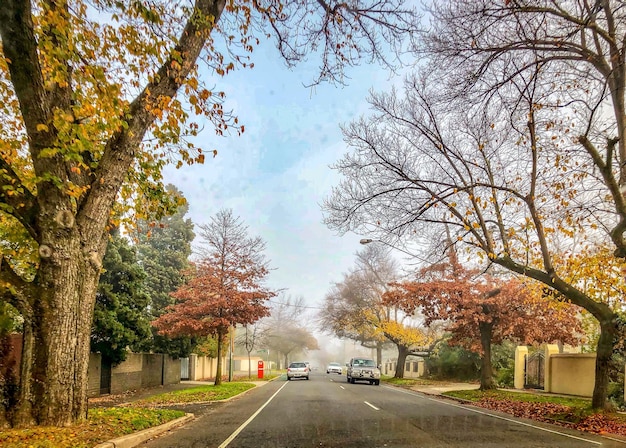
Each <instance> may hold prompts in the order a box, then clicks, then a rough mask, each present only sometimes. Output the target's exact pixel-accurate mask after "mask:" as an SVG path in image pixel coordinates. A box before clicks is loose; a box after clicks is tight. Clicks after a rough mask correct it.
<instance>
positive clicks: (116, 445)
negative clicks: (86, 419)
mask: <svg viewBox="0 0 626 448" xmlns="http://www.w3.org/2000/svg"><path fill="white" fill-rule="evenodd" d="M194 417H195V416H194V415H193V414H186V415H185V416H183V417H179V418H177V419H175V420H172V421H169V422H167V423H163V424H162V425H159V426H154V427H152V428H148V429H143V430H141V431H138V432H134V433H132V434H128V435H126V436H121V437H118V438H116V439H111V440H108V441H106V442H103V443H99V444H98V445H96V446H95V447H94V448H132V447H135V446H137V445H139V444H140V443H143V442H145V441H146V440H148V439H151V438H152V437H154V436H157V435H159V434H162V433H164V432H166V431H169V430H170V429H173V428H175V427H177V426H182V425H184V424H185V423H187V422H188V421H189V420H191V419H193V418H194Z"/></svg>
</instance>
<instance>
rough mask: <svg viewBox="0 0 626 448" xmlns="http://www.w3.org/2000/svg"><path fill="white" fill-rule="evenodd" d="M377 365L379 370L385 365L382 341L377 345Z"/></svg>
mask: <svg viewBox="0 0 626 448" xmlns="http://www.w3.org/2000/svg"><path fill="white" fill-rule="evenodd" d="M376 365H377V366H379V368H380V367H382V365H383V343H382V342H380V341H379V342H377V343H376Z"/></svg>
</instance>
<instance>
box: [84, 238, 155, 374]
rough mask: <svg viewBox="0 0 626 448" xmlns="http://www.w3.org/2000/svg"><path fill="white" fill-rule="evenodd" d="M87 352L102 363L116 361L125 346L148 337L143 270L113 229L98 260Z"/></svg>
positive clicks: (135, 347) (123, 357)
mask: <svg viewBox="0 0 626 448" xmlns="http://www.w3.org/2000/svg"><path fill="white" fill-rule="evenodd" d="M102 268H103V269H104V272H103V273H102V275H101V276H100V282H99V284H98V292H97V293H96V305H95V310H94V320H93V328H92V330H91V351H92V352H98V353H101V354H102V360H103V362H105V363H107V364H113V365H115V364H119V363H120V362H122V361H124V360H125V359H126V354H127V349H128V347H130V348H133V349H135V350H136V349H137V347H139V346H141V345H142V344H144V343H145V341H147V340H149V339H150V338H151V330H150V320H149V317H148V313H147V308H148V305H149V303H150V299H149V297H148V295H147V294H146V292H145V289H144V280H145V277H146V275H145V273H144V271H143V269H142V267H141V266H140V265H139V264H138V263H137V254H136V249H135V248H134V247H132V246H130V244H129V243H128V240H126V239H125V238H123V237H122V236H120V235H119V232H117V231H115V232H113V233H112V235H111V240H110V241H109V244H108V245H107V251H106V253H105V254H104V258H103V260H102Z"/></svg>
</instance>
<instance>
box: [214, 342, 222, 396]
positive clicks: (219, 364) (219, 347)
mask: <svg viewBox="0 0 626 448" xmlns="http://www.w3.org/2000/svg"><path fill="white" fill-rule="evenodd" d="M223 342H224V334H223V333H222V331H221V330H220V331H218V332H217V366H216V368H215V382H214V383H213V384H214V385H215V386H219V385H220V384H222V343H223Z"/></svg>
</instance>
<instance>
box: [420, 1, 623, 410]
mask: <svg viewBox="0 0 626 448" xmlns="http://www.w3.org/2000/svg"><path fill="white" fill-rule="evenodd" d="M432 13H433V17H434V23H435V26H434V28H433V34H432V35H430V36H429V37H428V38H427V39H426V40H425V42H424V43H427V45H428V49H427V52H428V53H429V54H430V55H432V56H433V57H434V60H435V61H436V63H437V65H438V66H439V67H441V68H442V69H443V68H444V67H445V69H446V70H447V68H448V67H462V70H461V71H460V72H457V73H455V76H454V79H455V80H454V81H452V83H451V84H455V85H456V86H458V87H460V88H461V89H462V90H464V91H466V92H470V94H472V95H474V96H475V97H479V98H482V99H483V100H484V101H492V99H494V98H495V99H497V101H499V100H500V98H502V97H503V96H504V97H505V98H506V100H507V102H508V103H509V107H510V108H511V109H512V111H513V112H519V115H518V117H519V118H520V120H519V122H518V126H519V128H520V129H521V128H522V127H523V126H525V124H524V123H526V122H528V126H526V127H527V129H528V131H527V132H526V134H528V135H529V137H530V138H528V140H527V141H530V142H531V144H532V145H535V146H536V148H539V149H540V150H541V149H543V148H545V147H550V146H552V147H553V148H554V149H555V151H554V152H552V160H551V163H552V164H554V166H555V167H558V168H559V169H560V170H562V171H561V173H564V170H569V169H573V170H574V173H577V174H578V179H577V182H575V183H574V184H573V185H574V186H573V187H572V186H571V185H572V184H571V183H570V182H568V181H565V182H563V181H557V182H555V183H554V185H555V187H556V188H559V189H560V186H561V185H563V186H565V189H564V190H560V191H562V192H567V194H563V195H562V197H563V199H564V200H565V202H569V203H570V204H568V205H567V206H566V208H568V209H570V212H571V211H572V210H575V209H576V208H577V206H578V207H580V209H579V210H581V211H582V212H583V213H585V214H587V215H589V214H591V215H592V219H591V221H594V222H593V223H592V225H594V226H597V227H598V228H600V229H603V230H604V231H605V232H606V233H605V235H606V238H607V239H610V241H612V243H613V245H614V254H615V256H616V257H619V258H622V259H624V258H626V237H625V232H626V200H625V197H626V188H625V186H626V113H625V112H626V96H625V95H626V64H624V60H625V57H626V39H625V38H626V27H625V26H624V23H626V21H625V19H626V16H625V12H624V8H623V2H621V1H617V0H607V1H596V2H587V1H572V2H557V1H552V0H543V1H540V2H524V1H516V0H514V1H507V2H501V3H496V4H494V3H493V2H489V1H487V0H480V1H477V2H473V1H461V2H445V3H440V4H438V5H437V6H436V7H435V8H434V9H433V10H432ZM459 63H462V64H461V65H459ZM451 84H448V85H451ZM511 85H515V86H517V89H516V91H513V92H511V91H510V86H511ZM528 91H532V92H536V93H535V94H534V95H533V97H534V101H533V103H532V114H528V112H529V111H528V109H529V107H528V102H527V101H526V100H525V99H524V98H525V96H527V94H528ZM537 93H538V94H537ZM516 106H520V107H519V108H518V107H516ZM526 117H528V118H526ZM571 172H572V171H570V173H571ZM581 191H592V192H590V193H589V195H584V194H581ZM571 197H575V198H580V204H577V205H574V204H576V202H578V201H576V199H575V200H573V201H572V200H571ZM583 198H584V199H583ZM565 219H568V220H571V214H570V217H566V218H565ZM543 252H544V253H545V252H546V251H545V250H544V251H543ZM512 268H514V269H515V270H516V271H517V272H519V271H520V270H521V268H520V266H518V265H516V266H512ZM550 270H551V266H550V265H549V264H548V266H546V270H545V271H544V273H545V272H547V273H548V274H549V273H550ZM547 277H549V275H548V276H544V278H545V279H546V280H548V282H546V284H548V286H549V285H550V282H551V280H549V279H548V278H547ZM557 290H558V291H560V290H561V288H557ZM584 301H585V302H587V305H582V306H583V307H584V308H586V309H587V310H589V311H590V313H591V314H592V315H593V316H594V317H595V318H596V319H597V320H598V322H599V325H600V330H601V331H600V338H599V340H598V345H597V355H598V357H597V363H596V383H595V388H594V397H593V406H594V407H596V408H598V407H601V406H603V405H604V404H605V402H606V395H607V387H608V379H607V374H606V372H607V369H608V366H609V363H610V356H611V353H612V350H613V347H612V343H613V341H614V340H615V339H619V338H621V337H622V336H618V335H617V334H616V333H618V332H619V331H620V330H619V328H620V327H621V323H620V318H619V316H618V315H617V314H615V313H611V312H610V311H609V310H608V309H607V308H606V307H602V306H600V307H598V306H594V305H593V304H592V303H590V302H589V301H587V300H584Z"/></svg>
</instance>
